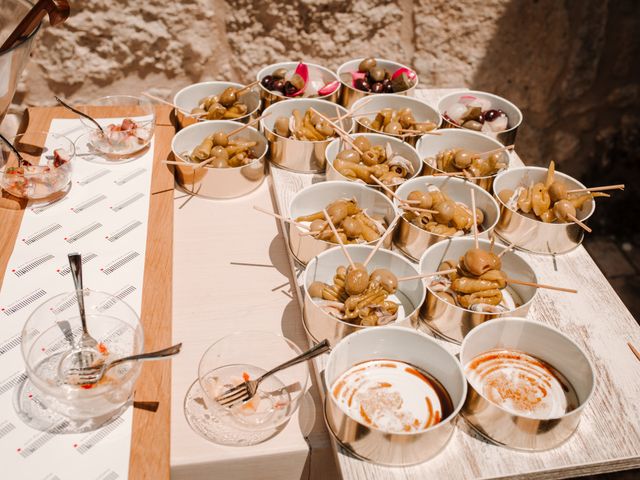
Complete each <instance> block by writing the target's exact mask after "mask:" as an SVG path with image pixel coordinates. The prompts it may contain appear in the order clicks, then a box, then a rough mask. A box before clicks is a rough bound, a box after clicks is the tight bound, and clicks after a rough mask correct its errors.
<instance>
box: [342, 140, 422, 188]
mask: <svg viewBox="0 0 640 480" xmlns="http://www.w3.org/2000/svg"><path fill="white" fill-rule="evenodd" d="M353 147H354V148H347V149H345V150H342V151H340V152H339V153H338V154H337V156H336V158H335V159H334V160H333V168H334V169H335V170H336V171H337V172H338V173H340V174H341V175H342V176H344V177H346V178H348V179H349V180H354V181H358V182H364V183H366V184H367V185H377V182H376V181H375V180H374V179H372V178H371V177H375V178H376V179H377V180H379V181H380V182H382V183H383V184H385V185H387V186H397V185H400V184H401V183H403V182H404V181H405V180H407V179H408V178H411V177H413V176H414V175H416V174H417V173H418V172H417V171H416V168H415V167H414V165H413V164H412V162H411V161H410V160H409V159H408V158H405V157H404V156H402V155H401V154H400V153H398V152H397V151H396V150H394V148H393V147H392V146H391V143H390V142H387V143H386V144H385V145H384V146H381V145H373V144H372V142H371V141H370V140H369V138H367V137H366V136H355V137H354V140H353ZM358 150H359V151H360V152H362V154H360V153H359V152H358Z"/></svg>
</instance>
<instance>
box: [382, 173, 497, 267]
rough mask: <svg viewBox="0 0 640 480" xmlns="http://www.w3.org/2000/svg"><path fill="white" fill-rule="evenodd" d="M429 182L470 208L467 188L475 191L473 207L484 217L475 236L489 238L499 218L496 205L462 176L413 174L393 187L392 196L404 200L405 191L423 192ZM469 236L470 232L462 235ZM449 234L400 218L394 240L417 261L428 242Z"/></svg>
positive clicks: (439, 239)
mask: <svg viewBox="0 0 640 480" xmlns="http://www.w3.org/2000/svg"><path fill="white" fill-rule="evenodd" d="M429 185H433V186H435V187H438V188H439V189H440V190H442V191H443V192H444V193H446V194H447V196H449V198H451V199H452V200H453V201H454V202H461V203H464V204H465V205H467V206H468V207H469V208H471V191H472V190H473V191H474V192H475V196H476V208H479V209H480V210H482V213H483V214H484V220H483V222H482V227H481V228H482V231H481V232H480V233H479V235H478V237H479V238H489V235H490V233H491V231H492V230H493V229H494V227H495V226H496V224H497V223H498V219H499V218H500V209H499V208H498V204H497V203H496V201H495V200H494V199H493V197H492V196H491V195H489V193H487V192H486V191H485V190H483V189H482V188H480V187H479V186H478V185H476V184H474V183H472V182H469V181H467V180H465V179H463V178H456V177H417V178H413V179H411V180H409V181H408V182H405V183H403V184H402V185H400V187H399V188H398V190H396V195H398V197H400V198H401V199H403V200H406V199H407V197H408V196H409V194H410V193H411V192H413V191H415V190H418V191H422V192H427V191H428V190H429V189H428V187H429ZM393 202H394V204H395V205H396V207H397V208H398V209H399V210H400V211H402V210H401V209H400V202H399V201H398V200H397V199H394V201H393ZM468 236H473V232H470V233H468V234H466V235H465V237H468ZM449 238H452V237H449V236H445V235H439V234H437V233H431V232H427V231H426V230H423V229H422V228H420V227H418V226H417V225H414V224H413V223H411V222H410V221H409V220H407V219H406V218H404V215H403V216H402V218H401V219H400V223H399V224H398V228H397V229H396V231H395V235H394V243H395V245H396V246H397V247H398V248H399V249H400V250H402V252H403V253H404V254H405V255H407V256H408V257H410V258H411V259H412V260H413V261H415V262H418V261H420V257H421V256H422V254H423V253H424V252H425V250H426V249H427V248H429V247H430V246H431V245H433V244H435V243H438V242H441V241H443V240H447V239H449ZM456 238H460V237H456Z"/></svg>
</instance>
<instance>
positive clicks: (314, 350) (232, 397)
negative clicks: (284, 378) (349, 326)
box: [216, 339, 331, 408]
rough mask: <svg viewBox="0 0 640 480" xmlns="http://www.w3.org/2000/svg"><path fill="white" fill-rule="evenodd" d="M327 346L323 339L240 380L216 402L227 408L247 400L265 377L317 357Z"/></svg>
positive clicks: (327, 342) (326, 341)
mask: <svg viewBox="0 0 640 480" xmlns="http://www.w3.org/2000/svg"><path fill="white" fill-rule="evenodd" d="M329 348H331V347H330V345H329V340H327V339H324V340H323V341H321V342H320V343H318V344H316V345H314V346H313V347H311V348H310V349H309V350H307V351H306V352H304V353H302V354H300V355H298V356H297V357H295V358H292V359H291V360H289V361H287V362H284V363H282V364H280V365H278V366H277V367H274V368H272V369H271V370H269V371H268V372H267V373H265V374H264V375H262V376H261V377H259V378H256V379H255V380H247V381H246V382H242V383H241V384H240V385H237V386H235V387H233V388H230V389H229V390H227V391H226V392H224V393H223V394H221V395H219V396H218V397H216V402H218V403H219V404H220V405H222V406H223V407H227V408H231V407H233V406H235V405H239V404H241V403H244V402H247V401H249V400H251V399H252V398H253V397H254V396H255V394H256V392H257V391H258V386H259V385H260V383H261V382H262V381H263V380H264V379H265V378H267V377H270V376H271V375H273V374H274V373H277V372H279V371H281V370H284V369H285V368H289V367H292V366H294V365H297V364H299V363H302V362H304V361H306V360H310V359H312V358H313V357H317V356H318V355H320V354H321V353H324V352H326V351H327V350H329Z"/></svg>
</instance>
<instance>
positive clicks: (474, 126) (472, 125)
mask: <svg viewBox="0 0 640 480" xmlns="http://www.w3.org/2000/svg"><path fill="white" fill-rule="evenodd" d="M462 128H468V129H469V130H475V131H477V132H479V131H480V130H482V124H481V123H480V122H476V121H475V120H467V121H466V122H464V123H463V124H462Z"/></svg>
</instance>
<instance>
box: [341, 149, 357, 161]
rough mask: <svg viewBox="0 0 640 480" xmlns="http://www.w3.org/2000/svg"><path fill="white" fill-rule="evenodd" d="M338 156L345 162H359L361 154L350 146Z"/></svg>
mask: <svg viewBox="0 0 640 480" xmlns="http://www.w3.org/2000/svg"><path fill="white" fill-rule="evenodd" d="M336 158H337V159H339V160H344V161H345V162H353V163H358V162H359V161H360V154H359V153H358V152H356V151H355V150H352V149H350V148H348V149H346V150H342V151H341V152H340V153H338V155H337V156H336Z"/></svg>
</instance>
